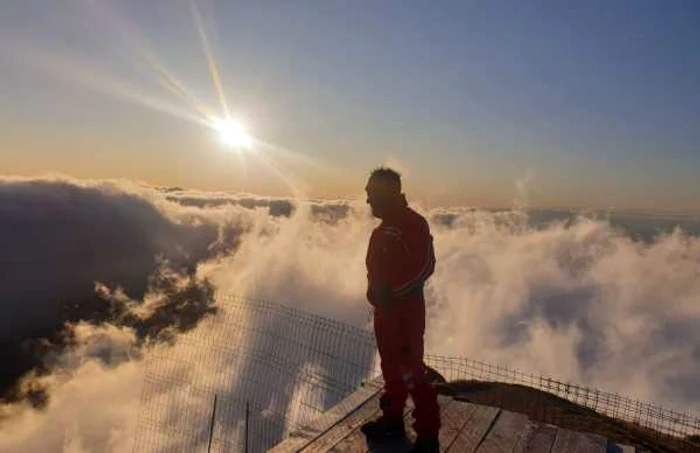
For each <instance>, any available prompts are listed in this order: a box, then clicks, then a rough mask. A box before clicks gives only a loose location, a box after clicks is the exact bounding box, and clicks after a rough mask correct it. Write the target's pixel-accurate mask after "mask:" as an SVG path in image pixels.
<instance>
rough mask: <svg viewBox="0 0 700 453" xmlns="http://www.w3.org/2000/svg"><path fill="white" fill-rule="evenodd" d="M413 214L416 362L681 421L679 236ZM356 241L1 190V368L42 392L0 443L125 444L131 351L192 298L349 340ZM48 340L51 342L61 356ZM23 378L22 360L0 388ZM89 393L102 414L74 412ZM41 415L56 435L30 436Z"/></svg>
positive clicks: (694, 272) (358, 276)
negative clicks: (311, 324) (566, 384)
mask: <svg viewBox="0 0 700 453" xmlns="http://www.w3.org/2000/svg"><path fill="white" fill-rule="evenodd" d="M425 214H426V216H427V217H428V218H429V219H430V221H431V225H432V229H433V234H434V236H435V243H436V250H437V254H438V266H437V270H436V274H435V275H434V277H433V278H432V280H431V281H430V284H429V287H428V291H427V294H428V303H429V305H430V310H429V317H430V318H429V322H428V331H427V346H428V350H429V351H431V352H433V353H438V354H445V355H464V356H469V357H471V358H475V359H482V360H485V361H491V362H496V363H500V364H503V365H508V366H511V367H515V368H521V369H523V370H525V371H529V372H532V373H543V374H547V375H550V376H553V377H557V378H561V379H565V380H571V381H575V382H580V383H583V384H587V385H590V386H594V387H599V388H602V389H605V390H609V391H617V392H620V393H624V394H631V396H633V397H635V398H638V399H643V400H649V401H653V402H656V403H660V404H665V405H669V406H671V407H672V408H676V409H680V410H692V411H695V412H697V413H700V390H699V389H700V381H699V380H698V376H700V333H699V332H700V279H698V275H700V240H699V239H698V238H697V237H694V236H688V235H686V234H684V233H683V232H682V231H670V232H668V233H665V234H660V235H657V236H655V237H653V238H647V239H648V240H646V241H644V242H641V241H636V240H634V239H633V237H632V236H631V235H630V234H629V233H628V231H629V229H628V231H625V230H624V229H621V228H618V227H613V226H611V224H610V223H608V222H606V221H601V220H591V219H588V218H583V217H581V218H577V217H576V216H573V217H572V216H569V218H568V220H566V221H562V222H556V221H554V222H548V223H546V224H545V223H543V222H542V221H533V219H535V217H534V216H532V215H527V214H526V213H524V212H522V211H514V212H487V211H480V210H474V209H450V210H443V209H436V210H432V211H427V212H425ZM540 214H541V213H540ZM544 217H545V218H547V219H548V220H551V219H552V218H555V217H556V216H554V217H552V216H544ZM373 226H374V221H373V219H371V218H370V216H369V214H368V212H367V210H366V209H365V208H364V206H363V203H360V202H341V201H339V202H321V201H316V202H314V201H299V200H278V199H266V198H263V197H254V196H251V195H233V194H227V193H206V192H195V191H186V190H181V189H162V188H153V187H147V186H143V185H138V184H134V183H132V182H129V181H90V182H85V181H74V180H70V179H66V178H55V179H31V180H30V179H17V178H14V179H9V178H6V179H4V180H2V181H0V247H2V248H1V249H2V250H3V251H8V252H7V253H4V254H3V258H2V262H1V263H0V271H2V272H0V275H2V277H0V279H2V281H0V283H2V284H0V320H2V321H0V323H2V325H0V328H1V329H2V330H1V332H2V340H1V341H2V345H3V351H5V352H4V354H5V357H4V360H3V363H5V364H7V363H8V361H9V360H10V359H11V358H13V357H15V358H16V357H21V358H25V357H26V356H27V352H28V351H27V348H29V349H30V350H31V351H34V352H37V353H41V354H43V355H41V357H43V360H42V361H41V363H42V364H43V367H44V371H51V372H48V373H43V374H42V373H39V374H38V375H36V376H34V377H30V378H26V379H25V380H24V381H22V384H21V385H20V387H22V385H24V390H23V392H24V393H22V392H20V393H22V394H25V395H26V394H29V395H30V394H31V392H29V391H28V389H27V387H31V386H33V385H37V386H39V387H41V388H47V389H48V395H47V396H48V398H47V400H46V402H45V407H44V409H43V410H42V411H41V412H37V411H35V410H34V409H31V408H29V407H27V406H26V404H25V403H13V404H6V405H5V406H2V408H3V409H2V412H0V446H3V451H29V450H32V448H35V447H37V446H39V445H41V446H42V449H45V450H47V451H49V450H52V449H53V450H56V449H59V450H60V449H61V448H63V451H75V452H77V451H83V450H85V451H91V450H95V449H99V450H100V451H122V449H124V451H126V449H128V448H129V447H128V446H124V445H122V444H120V443H119V441H118V440H117V439H120V438H122V437H125V436H126V437H129V436H128V435H129V433H131V434H133V424H134V423H135V422H134V418H135V416H134V411H135V408H136V407H137V404H138V391H137V390H136V388H138V384H137V383H138V382H139V376H140V373H142V371H143V370H142V368H141V367H142V362H141V358H142V357H143V356H144V354H145V355H148V354H149V352H148V351H149V349H148V347H145V346H144V345H146V344H151V343H150V342H151V340H155V339H161V340H163V339H174V338H179V337H180V336H181V335H183V334H182V332H183V331H187V330H191V329H194V330H193V332H197V329H198V328H197V325H198V323H199V322H200V320H201V319H202V317H203V316H205V315H206V314H207V313H210V314H214V311H215V309H216V308H217V307H214V306H212V305H211V304H209V303H205V304H200V305H197V304H196V303H193V301H196V300H198V299H201V298H202V297H204V298H207V297H212V292H213V290H214V289H216V290H218V291H221V292H222V293H232V294H238V295H241V296H246V297H254V298H261V299H269V300H274V301H279V302H283V303H285V304H287V305H289V306H293V307H296V308H301V309H304V310H306V311H310V312H313V313H316V314H321V315H324V316H328V317H331V318H334V319H338V320H341V321H343V322H346V323H349V324H351V325H354V326H358V327H368V320H367V313H366V309H367V305H366V302H365V301H364V300H363V295H364V285H365V270H364V254H365V250H366V241H367V238H368V235H369V233H370V231H371V229H372V228H373ZM183 307H185V308H183ZM218 308H219V309H221V308H222V307H218ZM66 323H68V324H67V327H66ZM273 326H274V322H272V323H271V324H270V325H269V326H268V328H273ZM43 337H45V338H48V340H49V341H48V344H47V342H46V341H42V340H39V339H40V338H43ZM56 338H64V339H65V338H67V340H63V341H62V342H60V345H61V347H65V349H61V348H59V347H58V346H56V345H57V343H58V340H56ZM32 339H33V340H32ZM146 340H147V341H146ZM27 345H29V346H27ZM144 347H145V349H144ZM47 352H48V353H47ZM12 354H14V356H13V355H12ZM37 357H38V356H37ZM37 363H38V362H37V361H36V360H26V359H25V362H24V363H23V366H21V367H16V368H15V369H14V370H13V372H14V375H13V376H14V378H13V379H16V377H17V376H18V375H19V373H24V372H26V371H27V370H28V369H30V368H32V367H34V366H36V365H37ZM313 365H314V364H313V363H311V364H309V366H313ZM316 365H318V364H316ZM243 372H244V371H243ZM243 378H245V377H244V376H243V377H242V379H243ZM15 382H16V381H15ZM5 384H6V385H7V384H9V382H5ZM83 391H84V393H81V392H83ZM95 394H99V398H100V400H101V401H104V404H102V405H99V406H94V405H93V406H90V405H89V404H88V401H90V400H91V398H96V397H95V396H94V395H95ZM68 395H71V398H77V400H76V401H78V403H76V405H75V408H70V405H69V403H68V402H67V398H68ZM118 395H124V397H123V398H120V397H119V396H118ZM83 398H84V401H85V402H86V403H85V407H82V409H81V406H80V404H79V401H83ZM78 409H80V410H78ZM3 414H4V415H3ZM86 414H93V415H94V417H92V418H90V420H88V419H87V418H86ZM128 414H130V415H128ZM55 419H61V420H69V421H71V422H70V423H73V425H71V426H69V425H68V424H67V423H68V422H65V423H64V422H62V423H61V424H60V425H61V426H63V430H62V431H61V432H60V433H56V434H55V438H54V437H52V436H51V435H46V436H40V435H39V433H41V432H42V431H45V432H49V431H50V429H49V428H48V427H49V426H53V425H52V420H55ZM91 420H92V421H91ZM99 420H105V422H108V425H109V426H112V427H114V428H113V429H112V431H104V428H102V429H101V428H99V427H98V424H97V421H99ZM93 421H94V423H93ZM13 426H21V427H22V429H15V428H12V427H13ZM100 426H102V425H100ZM69 428H70V429H69ZM66 429H68V430H69V431H70V430H72V431H71V432H72V433H73V434H72V435H70V436H68V437H69V438H70V439H72V440H71V441H70V442H68V443H66V442H67V441H66V440H65V439H66ZM117 433H118V435H117ZM40 437H41V439H40ZM42 442H43V443H42ZM58 442H60V445H59V444H58ZM10 447H11V448H10ZM98 447H99V448H98ZM37 448H38V447H37ZM81 449H83V450H81Z"/></svg>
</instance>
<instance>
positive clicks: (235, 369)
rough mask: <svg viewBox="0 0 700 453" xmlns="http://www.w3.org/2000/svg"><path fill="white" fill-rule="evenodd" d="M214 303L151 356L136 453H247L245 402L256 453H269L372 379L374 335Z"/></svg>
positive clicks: (303, 316) (266, 309)
mask: <svg viewBox="0 0 700 453" xmlns="http://www.w3.org/2000/svg"><path fill="white" fill-rule="evenodd" d="M217 305H218V306H219V308H220V309H219V311H218V313H217V314H216V315H215V316H213V317H211V318H207V319H205V320H203V321H202V323H201V324H200V326H198V328H197V329H195V330H194V331H193V332H192V333H189V334H186V335H184V336H182V337H179V338H178V340H177V342H176V343H174V344H172V345H164V344H161V345H156V346H154V347H152V348H150V350H149V353H148V358H147V363H146V370H145V379H144V387H143V393H142V402H141V407H140V410H139V415H138V417H139V419H138V425H137V431H136V439H135V445H134V451H135V452H137V451H138V452H180V451H181V452H188V453H189V452H197V451H201V452H204V451H211V452H223V451H226V452H232V451H243V446H244V438H245V416H244V414H245V407H246V404H249V405H250V418H249V421H248V432H249V439H248V443H249V446H250V451H251V452H259V451H265V450H266V449H267V448H269V447H270V446H272V445H274V444H275V443H277V442H278V441H280V440H281V439H282V438H284V437H285V436H286V435H288V434H289V433H290V432H291V431H294V430H296V429H299V428H301V427H303V426H305V425H306V424H308V423H310V422H311V421H312V420H313V419H315V418H316V417H317V416H318V415H320V414H321V413H322V412H323V411H325V410H327V409H329V408H330V407H332V406H334V405H335V404H337V403H338V402H339V401H340V400H341V399H342V398H344V397H345V396H347V395H348V394H350V393H352V392H353V391H354V390H355V389H357V387H358V386H359V385H361V383H362V381H363V380H365V379H367V378H368V377H369V376H371V375H373V374H374V373H375V369H376V365H375V361H376V357H375V355H376V351H375V349H376V348H375V343H374V338H373V336H372V334H371V333H370V332H367V331H365V330H362V329H357V328H353V327H350V326H348V325H346V324H343V323H341V322H337V321H333V320H330V319H326V318H323V317H320V316H314V315H311V314H309V313H306V312H303V311H300V310H295V309H292V308H289V307H286V306H283V305H278V304H275V303H272V302H268V301H262V300H253V299H246V298H241V297H235V296H218V297H217ZM215 395H216V399H217V405H216V414H215V415H214V419H213V431H212V429H211V425H212V414H213V413H214V411H213V402H214V396H215ZM210 432H211V433H212V436H211V447H209V439H208V437H209V435H210Z"/></svg>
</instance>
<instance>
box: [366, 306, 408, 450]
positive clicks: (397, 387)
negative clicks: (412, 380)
mask: <svg viewBox="0 0 700 453" xmlns="http://www.w3.org/2000/svg"><path fill="white" fill-rule="evenodd" d="M398 322H399V319H398V318H397V317H396V316H393V315H389V314H387V313H386V312H383V313H377V312H375V316H374V331H375V335H376V338H377V349H378V350H379V357H380V359H381V368H382V377H383V378H384V393H383V394H382V396H381V398H380V405H381V408H382V417H380V418H379V419H377V420H374V421H371V422H368V423H365V424H364V425H363V426H362V432H363V433H364V434H365V435H366V436H367V438H368V439H372V440H374V441H376V442H381V441H383V440H385V439H388V438H396V437H404V436H405V427H404V422H403V409H404V406H405V404H406V400H407V399H408V390H407V389H406V386H405V385H404V382H403V380H402V378H401V370H400V368H399V367H400V358H401V350H400V348H399V345H400V343H399V341H400V339H401V336H400V329H399V327H400V325H399V324H398Z"/></svg>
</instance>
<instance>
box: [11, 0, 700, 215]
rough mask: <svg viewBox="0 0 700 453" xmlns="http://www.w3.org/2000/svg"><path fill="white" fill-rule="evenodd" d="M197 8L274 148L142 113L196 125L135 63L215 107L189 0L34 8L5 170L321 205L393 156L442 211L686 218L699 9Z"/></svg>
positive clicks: (421, 195) (23, 14)
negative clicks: (526, 207)
mask: <svg viewBox="0 0 700 453" xmlns="http://www.w3.org/2000/svg"><path fill="white" fill-rule="evenodd" d="M198 7H199V11H200V12H201V14H202V16H203V18H204V24H205V27H204V28H205V30H206V32H207V35H208V37H209V39H210V40H211V42H212V46H213V49H214V51H215V54H216V57H217V61H218V65H219V71H220V74H221V78H222V80H223V82H224V86H225V92H226V97H227V100H228V103H229V105H230V107H231V110H232V111H233V112H234V115H235V116H236V117H239V118H241V119H242V120H243V121H244V122H245V123H246V124H247V126H248V128H249V130H250V133H251V134H252V135H253V136H254V137H255V138H257V139H259V140H261V141H264V142H266V143H270V144H274V145H276V146H277V147H278V148H284V149H286V150H288V151H286V152H284V153H282V152H280V151H279V149H278V150H277V151H272V150H266V149H258V150H253V151H252V152H248V153H245V155H242V156H239V155H237V153H235V152H231V151H230V150H227V149H224V147H222V146H221V144H220V143H219V142H218V141H217V140H216V137H215V136H214V134H213V131H212V130H211V129H209V128H207V127H206V126H203V125H201V124H197V123H195V122H191V121H188V120H186V119H183V118H179V117H175V116H173V115H170V114H166V113H164V112H162V111H157V110H154V109H153V108H150V107H146V106H144V105H142V103H141V104H140V103H139V102H134V101H135V99H136V100H138V99H139V97H141V98H143V97H145V96H147V97H148V98H149V99H150V100H151V101H153V100H157V101H159V102H160V104H163V103H167V104H168V105H174V106H176V107H178V109H177V110H178V111H179V112H181V113H182V112H185V113H188V115H190V116H197V115H198V113H197V111H196V109H194V108H193V107H192V105H191V103H188V102H184V101H183V100H182V99H180V98H178V97H177V96H175V95H174V94H173V93H172V92H171V91H168V90H166V89H164V88H163V87H162V86H161V85H159V84H158V83H157V78H158V77H156V73H155V72H154V71H153V69H152V68H151V67H150V66H149V65H148V64H147V63H146V62H147V60H146V59H144V55H146V54H148V55H151V56H155V58H156V59H157V60H158V61H159V62H160V63H161V64H162V66H163V67H165V68H166V69H167V71H168V73H169V74H172V75H174V76H176V77H177V78H178V80H180V81H182V83H183V84H184V85H186V86H187V88H188V89H189V90H190V91H191V92H192V94H193V95H194V96H195V97H196V98H197V99H198V100H200V101H201V102H202V103H204V104H207V105H209V106H211V107H212V108H218V103H217V96H216V92H215V90H214V89H213V84H212V81H211V78H210V75H209V72H208V69H207V62H206V59H205V57H204V54H203V52H202V47H201V43H200V40H199V35H198V34H197V30H196V28H195V26H194V21H193V15H192V11H191V8H190V6H189V4H188V2H187V1H186V0H172V1H167V2H166V1H160V2H143V1H136V0H123V1H110V2H106V1H104V0H71V1H66V2H60V4H59V2H53V1H50V0H26V1H23V2H12V3H11V4H10V5H4V6H3V7H2V14H0V30H2V32H0V39H2V43H3V44H2V45H1V46H0V70H2V71H3V73H4V74H5V76H4V77H3V81H2V82H0V131H1V132H2V137H3V138H0V147H1V148H0V152H1V154H0V168H2V169H3V173H11V174H39V173H44V172H47V171H59V172H63V173H67V174H72V175H75V176H78V177H127V178H132V179H142V180H146V181H148V182H151V183H154V184H164V185H180V186H187V187H196V188H203V189H225V190H247V191H252V192H261V193H268V194H288V193H292V192H294V190H293V189H298V190H301V191H302V192H303V193H304V194H308V195H311V196H322V197H335V196H360V195H361V191H362V187H363V182H364V181H363V179H364V177H365V175H366V173H367V171H368V170H369V169H371V168H372V167H374V166H376V165H380V164H385V163H395V164H396V165H398V166H399V167H400V168H401V169H403V170H404V172H405V174H406V179H407V181H406V183H407V187H408V189H407V190H408V191H409V195H411V196H412V197H413V198H418V199H421V200H424V201H425V202H428V203H434V204H475V205H484V206H486V205H488V206H496V205H498V206H504V205H509V204H512V203H513V200H514V199H516V198H520V197H522V196H523V195H522V194H519V193H518V189H517V187H518V186H519V185H520V186H523V187H524V188H525V194H526V198H527V201H528V203H530V204H532V205H537V206H571V207H589V206H596V207H618V208H645V209H675V210H679V209H698V208H700V178H697V176H696V173H697V170H698V169H700V145H699V144H700V83H698V82H699V81H700V52H698V51H697V49H699V48H700V27H698V26H697V24H698V23H700V3H697V2H694V1H654V2H652V1H614V2H612V1H605V2H603V1H600V2H597V1H590V2H561V1H547V2H545V1H537V2H535V1H532V2H520V1H488V2H487V1H479V2H476V1H475V2H467V1H455V2H450V1H440V2H425V1H395V2H392V1H382V2H377V1H320V0H317V1H275V2H273V1H256V2H242V1H236V2H224V1H217V2H212V1H211V0H209V1H203V0H200V1H199V2H198ZM86 74H88V75H89V76H87V77H86ZM161 78H162V77H161ZM86 79H88V80H87V81H86ZM116 82H118V83H116ZM125 86H128V89H125V88H124V87H125ZM124 91H129V93H130V95H129V96H126V97H125V96H124V95H123V93H124ZM151 104H153V102H151ZM160 104H159V105H160ZM270 163H272V164H274V166H275V168H277V170H272V169H271V168H270V166H269V165H270ZM280 174H282V175H286V176H291V179H289V178H281V177H280ZM290 181H291V182H290ZM295 193H300V192H298V191H297V192H295Z"/></svg>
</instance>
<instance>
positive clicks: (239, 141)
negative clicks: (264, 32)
mask: <svg viewBox="0 0 700 453" xmlns="http://www.w3.org/2000/svg"><path fill="white" fill-rule="evenodd" d="M212 126H213V127H214V129H215V130H216V131H217V132H218V133H219V137H220V138H221V141H223V142H224V143H225V144H226V145H228V146H230V147H231V148H236V149H244V150H249V149H251V148H252V146H253V139H252V138H250V136H249V135H248V134H247V133H246V131H245V127H243V125H242V124H241V123H239V122H237V121H233V120H230V119H218V120H215V121H214V122H213V124H212Z"/></svg>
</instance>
